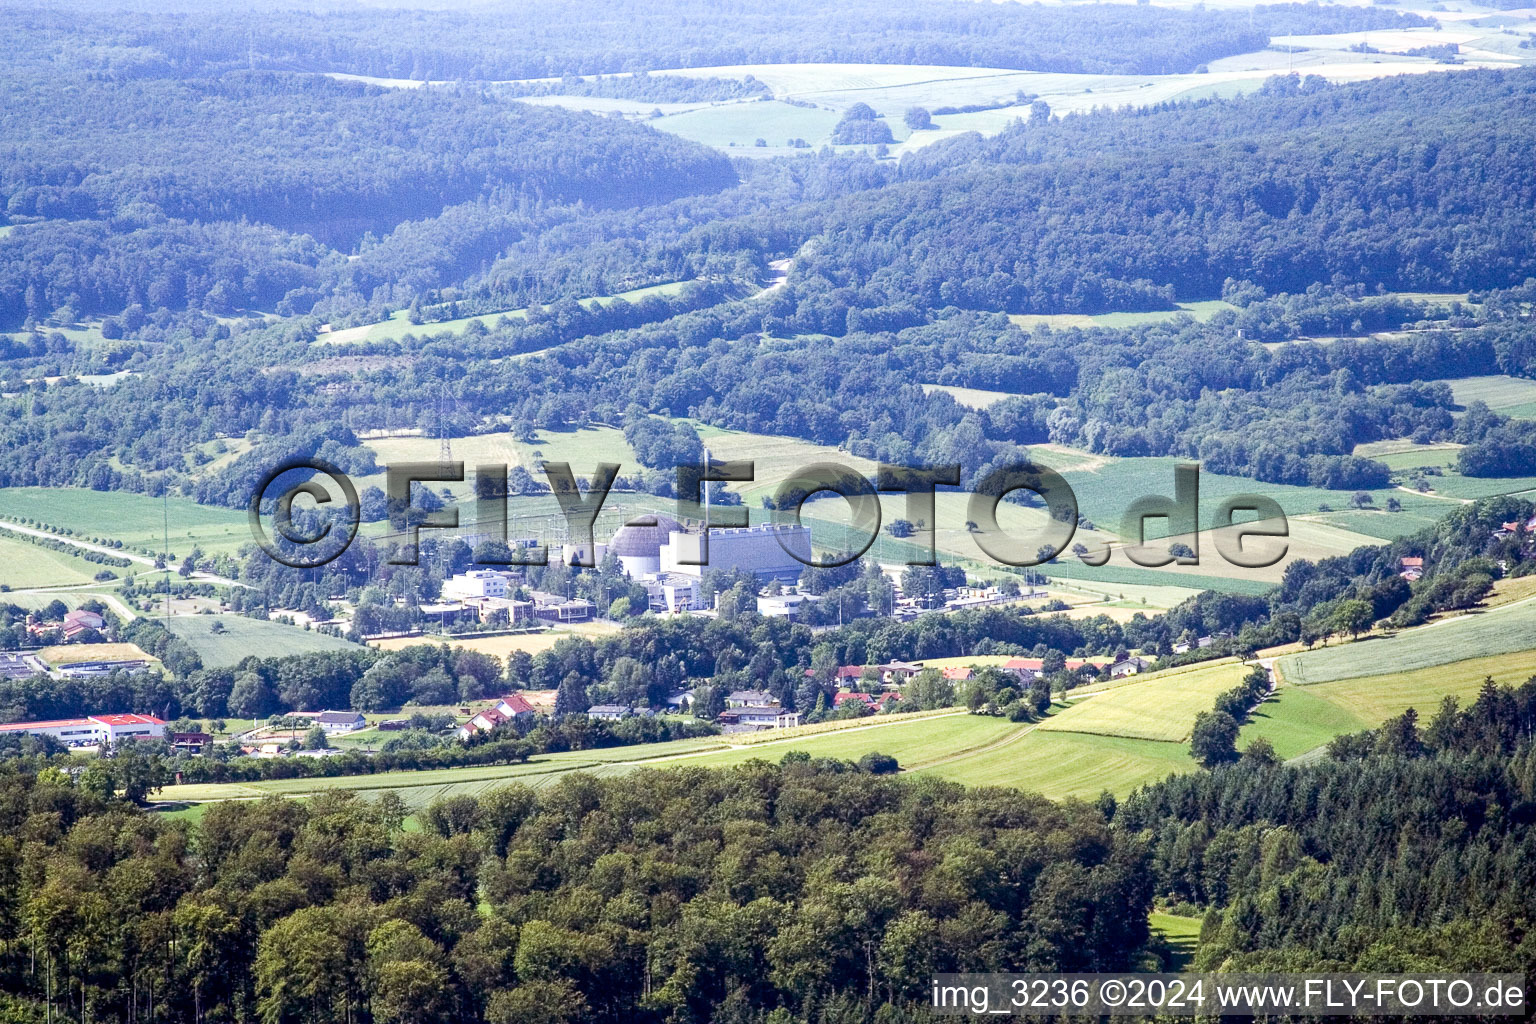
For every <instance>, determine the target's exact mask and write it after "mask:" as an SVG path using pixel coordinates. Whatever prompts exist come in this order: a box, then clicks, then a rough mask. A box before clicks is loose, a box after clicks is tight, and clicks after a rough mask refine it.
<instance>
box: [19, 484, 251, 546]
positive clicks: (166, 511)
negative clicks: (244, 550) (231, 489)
mask: <svg viewBox="0 0 1536 1024" xmlns="http://www.w3.org/2000/svg"><path fill="white" fill-rule="evenodd" d="M0 517H4V518H8V519H22V518H30V519H31V520H33V522H34V523H38V522H42V523H47V524H48V525H49V526H57V527H62V528H64V529H66V530H73V531H74V535H75V537H76V539H79V540H90V539H91V538H92V537H100V538H107V539H111V540H120V541H122V542H123V543H124V544H125V545H127V546H128V547H130V548H143V549H147V550H150V551H159V550H160V548H161V543H162V531H164V530H165V529H166V525H167V523H168V524H169V533H170V544H171V553H172V554H175V555H178V556H185V555H186V554H187V552H189V551H190V550H192V547H193V545H196V546H198V547H201V548H202V549H203V551H204V552H206V553H208V554H222V553H226V552H230V553H232V552H234V551H235V550H236V549H237V548H239V547H240V545H241V544H246V543H249V542H250V539H251V530H250V525H249V524H248V523H247V521H246V514H245V513H244V512H243V511H236V510H234V509H228V508H215V507H213V506H210V505H199V504H198V503H197V502H195V501H188V500H187V499H185V498H170V499H169V500H167V501H165V502H164V503H163V504H162V501H161V499H159V498H151V497H149V496H148V495H144V494H128V493H125V492H122V491H91V490H86V489H84V488H79V487H7V488H0Z"/></svg>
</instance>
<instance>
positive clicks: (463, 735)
mask: <svg viewBox="0 0 1536 1024" xmlns="http://www.w3.org/2000/svg"><path fill="white" fill-rule="evenodd" d="M536 714H538V709H536V708H535V707H534V706H533V705H532V704H530V703H528V699H527V698H526V697H524V696H523V695H522V694H520V693H509V694H507V695H506V696H505V697H503V698H501V699H500V700H498V701H497V702H496V703H495V704H494V705H492V706H491V707H488V708H486V709H485V710H484V711H482V712H480V713H479V714H478V715H475V716H474V717H473V718H471V719H470V720H469V721H468V722H466V723H464V724H463V725H462V726H460V727H459V732H458V737H459V739H461V740H467V739H469V738H470V737H471V736H473V735H475V734H476V733H481V732H490V731H491V730H492V729H494V728H496V727H497V726H498V725H504V724H505V723H507V722H513V721H517V720H519V719H530V718H532V717H533V716H534V715H536Z"/></svg>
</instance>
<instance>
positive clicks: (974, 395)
mask: <svg viewBox="0 0 1536 1024" xmlns="http://www.w3.org/2000/svg"><path fill="white" fill-rule="evenodd" d="M935 391H942V392H944V393H945V394H947V395H949V396H950V397H951V398H953V399H954V400H955V401H956V402H958V403H959V404H960V405H963V406H965V407H966V408H967V409H985V408H987V407H988V406H990V405H995V404H997V403H998V402H1001V401H1002V400H1003V399H1005V398H1007V397H1008V392H1006V391H984V390H982V389H981V388H960V387H954V386H953V385H950V384H924V385H923V393H924V394H928V395H931V394H933V393H934V392H935Z"/></svg>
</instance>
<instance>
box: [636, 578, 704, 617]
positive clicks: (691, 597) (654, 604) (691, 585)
mask: <svg viewBox="0 0 1536 1024" xmlns="http://www.w3.org/2000/svg"><path fill="white" fill-rule="evenodd" d="M644 583H645V589H646V592H647V593H648V594H649V595H650V598H651V611H653V612H672V613H674V614H675V613H677V612H689V611H693V610H694V609H695V608H697V607H699V578H698V577H697V576H684V575H683V574H682V573H676V572H669V573H648V574H647V575H646V576H645V577H644Z"/></svg>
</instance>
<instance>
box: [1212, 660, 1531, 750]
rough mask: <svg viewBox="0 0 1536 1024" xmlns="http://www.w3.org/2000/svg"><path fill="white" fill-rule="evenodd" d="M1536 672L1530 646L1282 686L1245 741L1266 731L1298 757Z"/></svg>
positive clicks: (1424, 719)
mask: <svg viewBox="0 0 1536 1024" xmlns="http://www.w3.org/2000/svg"><path fill="white" fill-rule="evenodd" d="M1377 667H1378V668H1379V667H1380V666H1379V665H1378V666H1377ZM1533 676H1536V651H1531V650H1525V651H1515V652H1512V653H1509V654H1497V655H1492V656H1490V657H1485V658H1469V659H1467V660H1465V661H1457V662H1451V663H1449V664H1445V665H1437V666H1435V667H1432V668H1423V669H1418V670H1417V671H1412V672H1391V673H1388V674H1383V675H1374V676H1361V677H1357V678H1353V679H1342V680H1338V681H1336V682H1331V683H1314V684H1312V685H1309V686H1295V685H1287V686H1282V687H1281V688H1280V689H1279V690H1278V691H1277V692H1276V693H1275V695H1274V696H1272V697H1271V698H1270V699H1269V700H1267V701H1265V702H1264V704H1263V706H1262V707H1260V708H1259V710H1258V711H1257V712H1256V713H1255V714H1254V716H1253V720H1252V721H1251V722H1249V723H1248V724H1247V725H1245V726H1244V727H1243V732H1242V739H1241V740H1240V742H1239V746H1241V747H1246V746H1247V745H1248V744H1249V743H1251V742H1253V740H1255V739H1257V738H1259V737H1261V736H1262V737H1264V738H1265V739H1267V740H1269V741H1270V743H1272V744H1274V747H1275V751H1276V753H1278V754H1279V755H1280V756H1281V757H1286V758H1289V757H1296V756H1298V755H1300V754H1304V753H1306V752H1307V751H1309V750H1314V749H1316V748H1318V747H1320V746H1323V745H1324V744H1326V743H1327V742H1328V741H1329V740H1331V739H1332V738H1333V737H1335V736H1338V735H1341V734H1344V733H1352V732H1359V731H1361V730H1363V729H1372V728H1375V727H1376V726H1378V725H1380V724H1381V723H1382V722H1385V721H1387V720H1388V719H1389V718H1394V717H1396V716H1397V715H1400V714H1402V713H1403V712H1404V711H1406V710H1408V709H1409V708H1416V709H1417V710H1418V712H1419V721H1420V723H1421V724H1423V723H1426V722H1427V721H1428V720H1429V719H1430V718H1431V717H1432V716H1433V715H1434V713H1435V709H1436V708H1437V707H1438V705H1439V703H1440V700H1441V698H1443V697H1447V696H1451V697H1455V698H1457V699H1458V700H1459V701H1460V702H1461V703H1462V704H1463V705H1465V704H1466V703H1467V702H1468V701H1469V700H1471V699H1473V698H1475V697H1476V695H1477V692H1478V690H1479V689H1480V688H1481V687H1482V685H1483V680H1484V679H1485V678H1488V677H1492V679H1493V681H1494V682H1495V683H1498V684H1500V685H1506V686H1517V685H1519V684H1521V683H1524V682H1525V681H1526V680H1527V679H1530V678H1532V677H1533Z"/></svg>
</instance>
